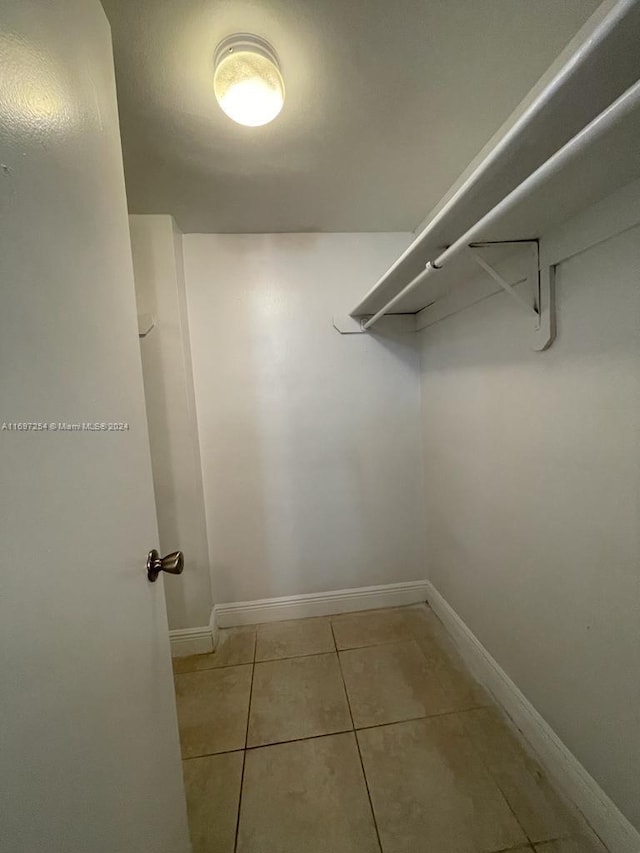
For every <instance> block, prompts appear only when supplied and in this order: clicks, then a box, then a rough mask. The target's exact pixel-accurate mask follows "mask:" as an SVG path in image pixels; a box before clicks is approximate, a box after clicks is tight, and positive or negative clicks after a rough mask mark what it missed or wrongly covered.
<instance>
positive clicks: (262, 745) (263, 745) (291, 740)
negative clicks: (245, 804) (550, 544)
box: [182, 673, 484, 761]
mask: <svg viewBox="0 0 640 853" xmlns="http://www.w3.org/2000/svg"><path fill="white" fill-rule="evenodd" d="M341 675H342V673H341ZM347 705H349V699H348V697H347ZM482 708H484V706H483V705H480V706H478V707H474V708H462V709H460V710H456V711H441V712H440V713H438V714H428V715H426V716H422V717H409V718H408V719H406V720H392V721H391V722H389V723H373V724H372V725H370V726H358V727H357V728H355V724H354V727H353V728H349V729H337V730H336V731H334V732H323V733H322V734H319V735H305V736H304V737H294V738H289V739H288V740H275V741H269V743H259V744H255V745H254V746H246V747H242V746H241V747H238V748H237V749H223V750H220V751H218V752H203V753H202V754H200V755H190V756H188V757H187V758H182V760H183V761H193V760H194V759H195V758H210V757H211V756H213V755H230V754H231V753H234V752H244V751H245V750H246V751H249V750H253V749H264V748H266V747H268V746H282V744H285V743H300V741H303V740H316V739H317V738H320V737H331V736H332V735H341V734H348V733H349V732H353V731H355V732H367V731H370V730H371V729H384V728H387V727H388V726H400V725H402V724H403V723H416V722H418V721H419V720H433V719H438V718H440V717H450V716H455V715H456V714H466V713H467V712H468V711H477V710H482ZM349 712H350V716H351V709H350V708H349ZM352 722H353V718H352Z"/></svg>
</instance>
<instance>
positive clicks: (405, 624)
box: [331, 608, 415, 650]
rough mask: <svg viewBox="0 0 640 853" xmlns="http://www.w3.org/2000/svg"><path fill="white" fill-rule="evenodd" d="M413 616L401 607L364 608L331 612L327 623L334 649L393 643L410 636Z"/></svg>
mask: <svg viewBox="0 0 640 853" xmlns="http://www.w3.org/2000/svg"><path fill="white" fill-rule="evenodd" d="M414 620H415V617H414V616H411V617H408V618H407V617H406V615H405V612H404V609H402V608H398V609H395V610H367V611H364V612H363V613H345V614H342V615H340V616H333V617H332V618H331V624H332V625H333V633H334V636H335V638H336V646H337V647H338V649H339V650H340V649H357V648H361V647H363V646H376V645H380V644H381V643H396V642H398V641H400V640H410V639H412V638H413V636H414Z"/></svg>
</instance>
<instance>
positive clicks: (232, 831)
mask: <svg viewBox="0 0 640 853" xmlns="http://www.w3.org/2000/svg"><path fill="white" fill-rule="evenodd" d="M242 762H243V754H242V752H227V753H225V754H224V755H209V756H206V757H204V758H190V759H189V760H188V761H185V762H183V773H184V786H185V792H186V795H187V812H188V814H189V830H190V833H191V843H192V845H193V853H233V848H234V845H235V840H236V823H237V820H238V803H239V800H240V784H241V782H242Z"/></svg>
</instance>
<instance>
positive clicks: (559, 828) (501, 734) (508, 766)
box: [461, 708, 578, 841]
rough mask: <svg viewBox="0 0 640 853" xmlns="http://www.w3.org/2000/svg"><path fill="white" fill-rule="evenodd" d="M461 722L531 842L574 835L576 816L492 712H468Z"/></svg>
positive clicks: (506, 727)
mask: <svg viewBox="0 0 640 853" xmlns="http://www.w3.org/2000/svg"><path fill="white" fill-rule="evenodd" d="M461 719H462V721H463V723H464V726H465V728H466V729H467V731H468V732H469V734H470V736H471V739H472V740H473V743H474V745H475V746H476V748H477V749H478V751H479V752H480V754H481V756H482V758H483V760H484V762H485V764H486V766H487V767H488V768H489V771H490V772H491V774H492V775H493V777H494V779H495V780H496V782H497V783H498V785H499V787H500V790H501V791H502V793H503V794H504V796H505V797H506V799H507V801H508V802H509V805H510V806H511V808H512V809H513V812H514V814H515V816H516V817H517V818H518V820H519V821H520V823H521V824H522V826H523V828H524V830H525V832H526V833H527V836H528V837H529V839H530V840H531V841H547V840H550V839H553V838H561V837H563V836H569V835H571V834H572V833H574V832H575V831H576V827H577V820H578V818H577V816H574V815H573V814H571V813H570V812H569V810H568V808H567V807H566V806H565V805H564V803H563V802H562V801H561V800H560V798H559V797H558V795H557V794H556V793H555V791H554V790H553V788H552V787H551V785H550V784H549V782H548V781H547V779H546V777H545V776H544V774H543V773H542V771H541V769H540V768H539V767H538V765H537V764H536V762H535V761H533V759H532V758H530V757H529V756H528V755H527V753H526V752H525V751H524V749H523V748H522V746H521V745H520V744H519V743H518V741H517V739H516V737H515V736H514V735H513V734H512V733H511V731H509V728H508V726H507V725H506V723H505V722H504V721H503V719H502V718H501V716H500V714H499V712H498V711H497V710H496V709H495V708H481V709H479V710H476V711H469V712H467V713H465V714H462V715H461Z"/></svg>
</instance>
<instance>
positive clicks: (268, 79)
mask: <svg viewBox="0 0 640 853" xmlns="http://www.w3.org/2000/svg"><path fill="white" fill-rule="evenodd" d="M213 91H214V92H215V96H216V99H217V101H218V103H219V104H220V107H221V109H222V110H223V112H225V113H226V114H227V115H228V116H229V118H231V119H233V121H236V122H238V124H244V125H247V126H248V127H259V126H260V125H262V124H268V123H269V122H270V121H273V119H274V118H275V117H276V116H277V115H278V113H279V112H280V110H281V109H282V105H283V104H284V81H283V79H282V74H281V73H280V63H279V62H278V56H277V54H276V52H275V50H274V49H273V48H272V47H271V45H270V44H269V42H267V41H265V40H264V39H262V38H260V37H259V36H254V35H248V34H247V33H237V34H236V35H233V36H229V37H228V38H226V39H224V40H223V41H221V42H220V44H219V45H218V47H217V48H216V53H215V72H214V75H213Z"/></svg>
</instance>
